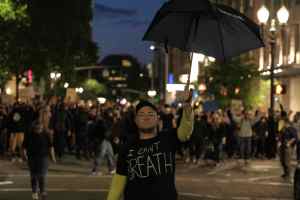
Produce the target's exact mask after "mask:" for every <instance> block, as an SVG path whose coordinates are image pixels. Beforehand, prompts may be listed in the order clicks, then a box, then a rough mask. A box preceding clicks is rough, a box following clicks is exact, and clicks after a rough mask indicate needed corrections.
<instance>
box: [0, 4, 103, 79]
mask: <svg viewBox="0 0 300 200" xmlns="http://www.w3.org/2000/svg"><path fill="white" fill-rule="evenodd" d="M91 3H92V0H84V1H82V0H42V1H41V0H1V1H0V29H1V35H0V46H1V48H0V67H2V68H4V67H5V68H7V69H8V70H9V71H10V72H12V73H14V74H21V73H22V72H23V71H25V70H26V69H28V68H29V67H30V68H32V69H33V72H34V75H35V77H38V78H40V77H48V74H49V72H50V71H51V70H53V69H57V70H60V71H61V72H63V74H64V75H65V76H67V77H66V78H67V79H69V78H70V77H71V76H72V75H73V74H74V73H73V71H74V70H73V69H74V67H76V66H83V65H90V64H95V63H96V62H97V59H98V47H97V45H96V44H95V43H94V42H93V41H92V35H91V23H90V22H91V20H92V9H91Z"/></svg>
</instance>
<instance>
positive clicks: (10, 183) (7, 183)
mask: <svg viewBox="0 0 300 200" xmlns="http://www.w3.org/2000/svg"><path fill="white" fill-rule="evenodd" d="M12 184H14V182H12V181H0V185H12Z"/></svg>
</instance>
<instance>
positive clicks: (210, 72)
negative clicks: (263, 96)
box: [205, 56, 259, 106]
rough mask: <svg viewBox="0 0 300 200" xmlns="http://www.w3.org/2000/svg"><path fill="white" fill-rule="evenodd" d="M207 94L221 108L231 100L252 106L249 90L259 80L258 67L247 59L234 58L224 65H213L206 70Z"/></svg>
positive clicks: (243, 57)
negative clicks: (218, 103) (214, 99)
mask: <svg viewBox="0 0 300 200" xmlns="http://www.w3.org/2000/svg"><path fill="white" fill-rule="evenodd" d="M205 74H206V75H207V76H206V82H207V83H208V92H209V93H211V94H213V95H214V96H215V98H216V99H217V100H218V101H219V102H220V103H221V105H223V106H228V105H229V103H230V101H231V100H232V99H240V100H242V101H243V102H244V103H245V104H246V105H251V104H252V102H251V101H252V99H254V97H253V96H251V97H250V95H253V93H251V89H252V88H253V83H254V82H256V81H258V80H259V72H258V67H257V66H256V65H255V64H254V62H252V61H251V60H250V59H248V57H245V56H242V57H237V58H234V59H232V60H230V61H226V62H225V63H214V64H212V65H210V66H208V67H207V68H206V73H205Z"/></svg>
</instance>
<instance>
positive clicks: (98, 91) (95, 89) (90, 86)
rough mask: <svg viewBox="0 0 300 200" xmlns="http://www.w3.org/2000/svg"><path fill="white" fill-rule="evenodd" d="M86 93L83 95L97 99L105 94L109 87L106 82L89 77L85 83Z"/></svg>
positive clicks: (86, 97)
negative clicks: (102, 82)
mask: <svg viewBox="0 0 300 200" xmlns="http://www.w3.org/2000/svg"><path fill="white" fill-rule="evenodd" d="M83 88H84V93H83V95H82V97H84V98H85V99H96V98H97V97H99V96H100V95H103V96H105V95H106V93H107V88H106V86H105V85H104V84H101V83H99V82H98V81H97V80H95V79H88V80H86V81H85V82H84V84H83Z"/></svg>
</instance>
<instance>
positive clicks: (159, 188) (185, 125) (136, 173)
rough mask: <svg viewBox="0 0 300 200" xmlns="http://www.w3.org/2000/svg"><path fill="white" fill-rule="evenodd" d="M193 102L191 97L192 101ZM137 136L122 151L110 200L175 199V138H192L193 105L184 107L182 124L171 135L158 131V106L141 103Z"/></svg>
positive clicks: (145, 102) (137, 108)
mask: <svg viewBox="0 0 300 200" xmlns="http://www.w3.org/2000/svg"><path fill="white" fill-rule="evenodd" d="M189 99H190V98H189ZM135 123H136V125H137V128H138V131H137V137H136V138H135V139H134V140H132V141H129V142H127V143H123V144H122V145H121V148H120V152H119V158H118V162H117V173H116V174H115V176H114V178H113V181H112V185H111V190H110V192H109V195H108V198H107V199H108V200H120V198H121V196H122V195H123V196H124V200H141V199H143V200H153V199H155V200H166V199H168V200H176V199H177V191H176V187H175V152H176V138H177V137H178V138H179V139H180V140H181V141H186V140H188V139H189V137H190V135H191V133H192V129H193V113H192V108H191V106H190V102H189V103H187V104H186V105H185V107H184V112H183V117H182V121H181V125H180V127H179V128H178V130H177V131H176V129H173V130H169V132H164V131H162V132H158V128H157V127H158V123H159V118H158V113H157V109H156V107H155V106H154V105H153V104H151V103H149V102H147V101H142V102H140V103H139V104H138V105H137V107H136V117H135Z"/></svg>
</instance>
